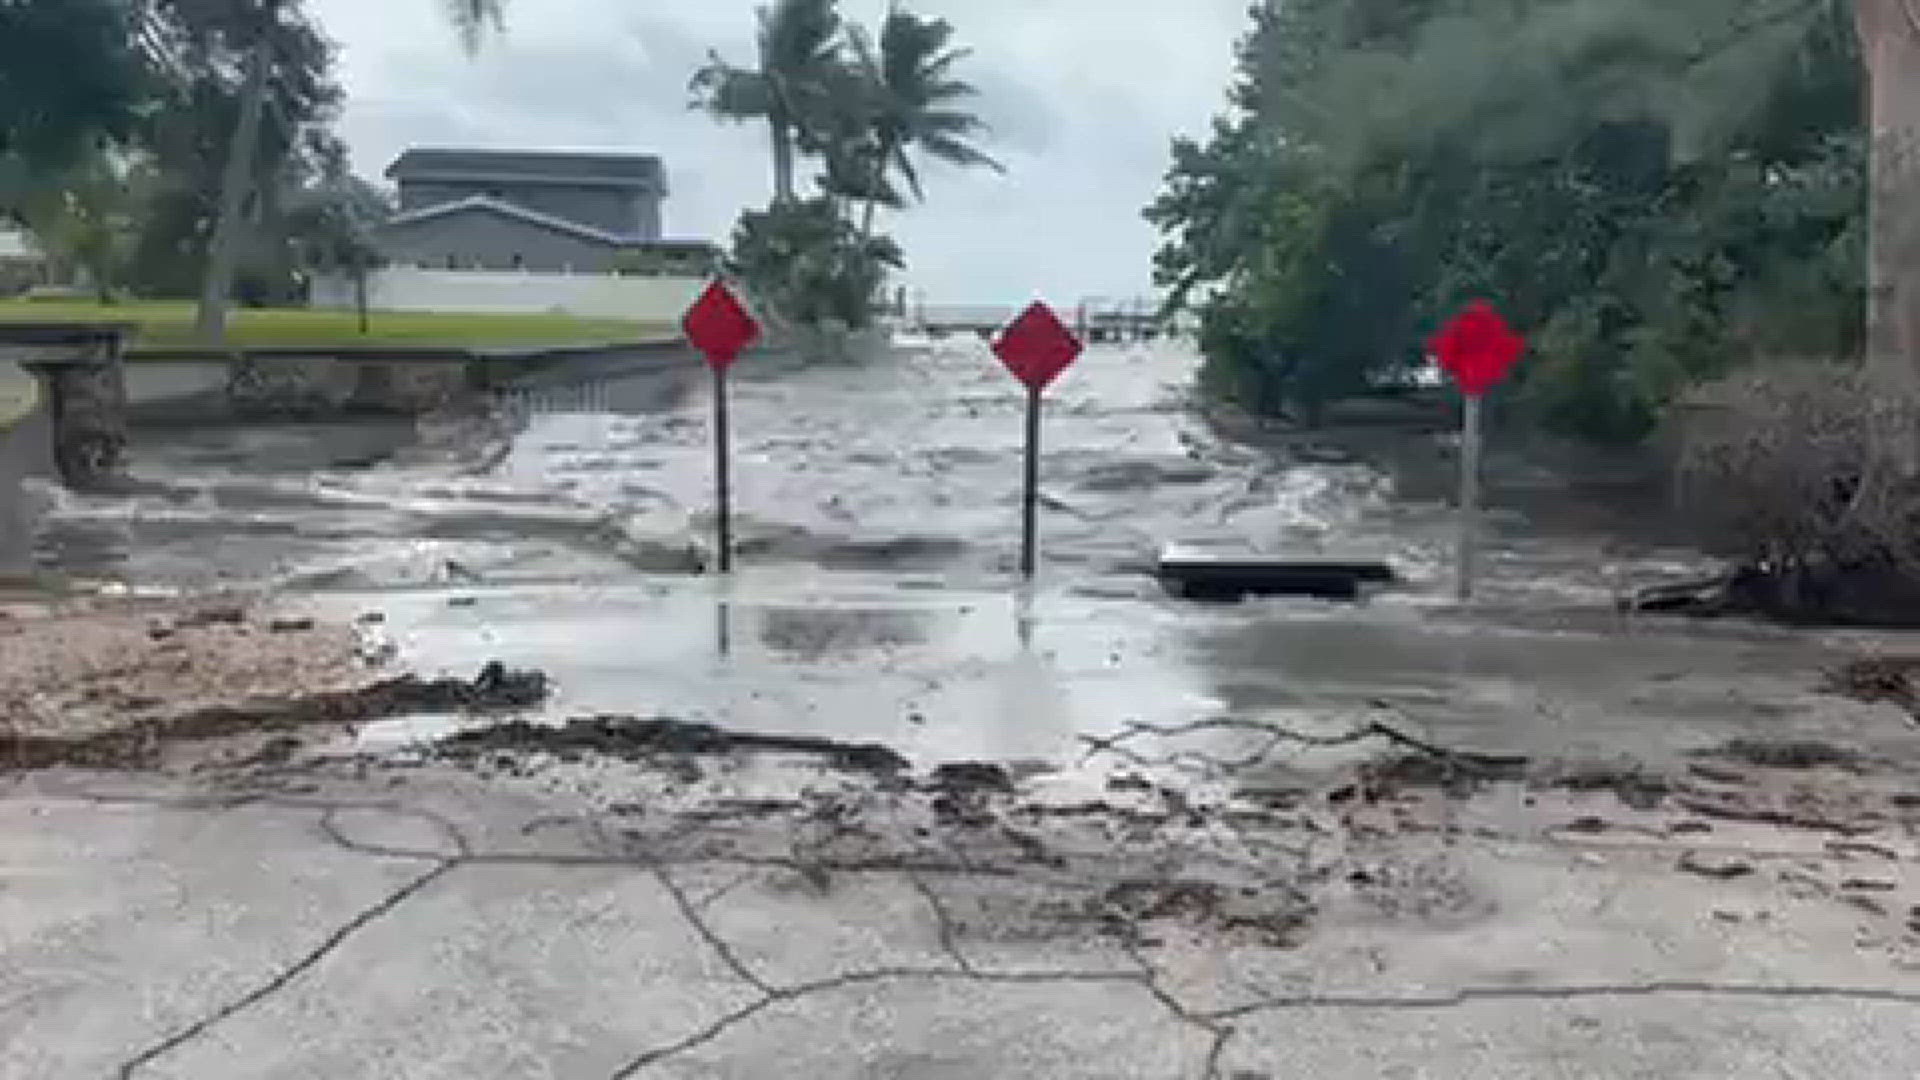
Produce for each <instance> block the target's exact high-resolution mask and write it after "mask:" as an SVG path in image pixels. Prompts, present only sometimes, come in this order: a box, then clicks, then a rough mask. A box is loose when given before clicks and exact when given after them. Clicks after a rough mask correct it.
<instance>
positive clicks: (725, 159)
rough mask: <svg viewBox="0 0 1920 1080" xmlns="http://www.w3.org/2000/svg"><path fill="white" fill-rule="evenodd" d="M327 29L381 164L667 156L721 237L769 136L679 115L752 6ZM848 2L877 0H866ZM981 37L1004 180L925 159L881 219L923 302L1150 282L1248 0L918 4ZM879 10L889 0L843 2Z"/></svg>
mask: <svg viewBox="0 0 1920 1080" xmlns="http://www.w3.org/2000/svg"><path fill="white" fill-rule="evenodd" d="M308 3H309V5H310V7H311V9H312V11H313V14H314V15H315V16H316V17H317V18H318V19H319V20H320V22H321V23H322V25H324V26H325V27H326V28H327V30H328V32H329V33H330V34H331V35H332V36H333V37H334V38H335V39H336V40H337V41H338V42H340V44H341V47H342V48H341V78H342V81H343V82H344V83H345V85H346V87H347V91H348V100H347V105H346V110H345V114H344V116H343V118H342V122H341V133H342V134H343V135H344V136H345V137H346V139H347V141H348V143H349V144H350V145H351V146H352V148H353V151H354V157H355V162H356V164H357V166H358V167H359V168H360V169H361V170H362V171H363V172H365V173H367V174H369V175H377V174H378V172H379V170H381V169H382V168H384V167H385V165H386V164H387V162H389V161H390V160H392V158H393V157H394V155H396V154H397V153H398V152H399V151H400V150H402V149H404V148H405V147H407V146H409V145H416V144H420V145H472V146H496V147H513V146H521V147H540V148H583V149H584V148H601V149H627V150H642V151H648V152H653V153H658V154H661V155H662V156H663V157H665V158H666V161H667V165H668V170H669V175H670V178H671V181H672V184H673V196H672V198H671V199H670V201H669V203H668V207H667V216H668V224H669V229H670V231H672V232H673V233H674V234H676V235H680V236H706V237H713V238H720V237H723V236H724V235H725V234H726V232H727V230H728V228H729V227H730V225H731V223H732V221H733V219H734V217H735V216H737V214H738V213H739V210H740V208H741V207H742V206H746V205H753V204H759V203H763V202H764V201H765V200H766V197H767V189H768V186H769V178H768V166H767V161H766V138H765V134H764V132H763V131H761V130H760V129H759V128H757V127H751V126H740V125H722V124H716V123H714V122H713V121H712V120H711V119H710V118H708V117H705V116H703V115H700V114H698V113H693V112H690V111H689V110H688V109H687V107H686V106H687V91H686V84H687V79H688V77H689V76H690V75H691V74H692V72H693V70H694V69H695V68H696V67H698V66H699V64H700V63H702V62H703V61H704V60H705V58H706V55H707V51H708V49H710V48H711V49H717V50H718V51H719V52H720V53H721V54H722V55H724V56H727V57H729V58H730V59H736V60H739V61H741V62H745V61H747V60H749V59H750V58H751V56H752V50H753V7H754V5H753V3H751V2H747V0H512V6H511V7H510V9H509V26H508V28H507V32H506V34H505V35H504V36H503V37H501V38H498V39H495V40H492V41H490V42H488V43H487V45H486V46H485V47H484V48H483V49H482V51H481V53H480V54H479V55H478V56H476V57H471V58H469V57H467V56H465V55H463V54H462V53H461V51H460V49H459V48H458V45H457V43H456V41H455V39H454V36H453V34H452V32H451V31H450V30H448V29H447V28H446V27H445V25H444V24H443V23H442V22H441V19H440V12H441V7H440V5H439V4H438V3H437V2H436V0H308ZM863 6H871V7H873V8H874V10H873V11H872V12H863V11H862V10H861V9H862V7H863ZM917 7H918V8H919V9H920V10H922V11H923V12H924V13H926V14H929V15H939V16H943V17H946V18H949V19H951V20H952V21H953V22H954V23H955V25H956V26H958V27H959V31H960V36H961V38H962V39H963V40H964V41H965V42H966V43H967V44H969V45H971V46H972V47H973V49H974V51H975V55H974V57H973V58H972V60H971V61H970V63H969V65H968V67H967V68H966V70H965V74H966V76H967V77H968V78H969V79H970V80H971V81H972V82H974V83H975V84H976V85H977V86H978V87H979V88H980V90H981V92H982V94H981V97H980V98H979V99H978V101H977V109H978V111H979V112H980V113H981V115H982V116H983V118H985V119H986V120H987V121H988V122H989V123H990V124H991V125H992V127H993V136H992V138H991V142H990V149H991V150H992V151H993V152H994V154H995V156H997V157H999V158H1000V159H1001V160H1002V161H1004V162H1005V163H1006V164H1007V166H1008V174H1007V175H1006V176H1004V177H1002V176H995V175H993V174H990V173H980V172H971V173H961V172H957V171H955V170H952V169H947V168H944V167H941V166H938V165H930V166H928V168H927V169H926V170H925V179H926V186H927V194H928V202H927V203H926V205H924V206H921V207H916V208H914V209H912V210H911V211H909V212H907V213H905V214H902V215H898V216H896V217H895V218H893V219H892V220H891V221H890V222H889V223H888V227H889V228H891V229H892V231H894V232H895V233H896V235H898V236H899V238H900V240H901V242H902V243H903V244H904V245H905V246H906V249H907V254H908V257H909V259H910V260H911V263H912V265H911V267H910V268H909V272H908V279H909V284H910V285H912V286H914V287H916V288H919V289H923V290H925V291H926V292H927V294H928V295H929V296H931V297H933V298H935V299H944V300H952V301H961V302H997V301H1014V300H1020V299H1024V298H1026V297H1027V296H1029V295H1032V294H1034V293H1042V294H1045V295H1047V296H1050V297H1053V298H1055V299H1058V300H1059V301H1061V302H1062V303H1071V302H1073V301H1074V300H1076V299H1078V298H1080V297H1082V296H1088V295H1134V294H1142V293H1145V292H1147V291H1148V288H1149V278H1150V263H1149V259H1150V256H1151V253H1152V248H1153V239H1154V238H1153V235H1152V232H1151V230H1150V229H1149V228H1148V227H1147V225H1146V224H1145V223H1144V222H1143V221H1142V220H1141V219H1140V208H1141V207H1142V206H1144V205H1145V204H1146V202H1147V201H1148V200H1149V199H1151V198H1152V197H1153V193H1154V191H1155V190H1156V189H1157V187H1158V184H1159V178H1160V174H1161V172H1162V171H1163V170H1164V168H1165V165H1166V145H1167V140H1168V139H1169V138H1170V137H1171V136H1172V135H1174V134H1176V133H1180V132H1198V131H1201V130H1202V129H1203V128H1204V125H1205V123H1206V122H1207V119H1208V117H1209V116H1211V115H1212V113H1213V112H1215V111H1217V109H1218V107H1219V105H1220V103H1221V101H1222V100H1223V98H1222V94H1223V90H1224V87H1225V85H1226V81H1227V78H1228V75H1229V65H1230V60H1231V43H1232V40H1233V38H1234V36H1235V35H1236V34H1237V33H1239V31H1240V29H1241V26H1242V23H1243V20H1244V12H1245V0H1120V2H1119V3H1114V2H1113V0H1104V2H1101V0H922V3H920V4H919V5H917ZM843 10H844V11H845V12H846V14H847V15H848V16H849V17H853V18H864V19H868V20H874V19H877V18H878V16H879V14H880V13H881V11H882V10H884V0H872V3H871V4H865V3H864V0H849V2H847V3H845V4H844V5H843Z"/></svg>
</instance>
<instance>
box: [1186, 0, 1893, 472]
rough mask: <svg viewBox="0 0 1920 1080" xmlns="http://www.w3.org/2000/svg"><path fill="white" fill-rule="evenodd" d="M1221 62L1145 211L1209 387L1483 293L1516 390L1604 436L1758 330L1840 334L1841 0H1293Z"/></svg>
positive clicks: (1843, 323) (1778, 337) (1331, 379)
mask: <svg viewBox="0 0 1920 1080" xmlns="http://www.w3.org/2000/svg"><path fill="white" fill-rule="evenodd" d="M1239 72H1240V73H1239V78H1238V80H1237V83H1236V87H1235V90H1234V94H1233V102H1234V106H1235V108H1234V110H1233V112H1232V113H1230V114H1229V115H1228V116H1227V117H1224V118H1222V120H1221V121H1220V122H1219V123H1218V124H1217V125H1216V128H1215V131H1214V133H1213V136H1212V138H1211V139H1210V140H1208V141H1207V142H1206V143H1204V144H1201V143H1195V142H1185V143H1180V144H1177V145H1176V147H1175V157H1174V165H1173V169H1172V170H1171V172H1170V174H1169V178H1168V184H1167V188H1166V191H1165V192H1164V193H1163V195H1162V197H1161V198H1160V199H1159V200H1158V201H1156V203H1155V204H1154V205H1153V206H1152V207H1151V208H1150V209H1149V211H1148V214H1149V217H1150V219H1151V220H1153V221H1154V222H1155V223H1156V224H1158V225H1159V226H1160V227H1161V228H1162V230H1163V232H1164V233H1165V235H1166V243H1165V244H1164V245H1163V248H1162V251H1161V252H1160V255H1159V260H1158V271H1159V274H1160V277H1161V280H1162V282H1163V283H1164V284H1166V285H1167V286H1168V287H1169V289H1170V290H1171V296H1172V298H1173V301H1174V302H1175V303H1176V304H1191V305H1193V306H1196V307H1198V308H1199V310H1200V312H1201V314H1202V321H1203V327H1207V328H1209V329H1210V333H1209V335H1208V337H1209V340H1210V342H1211V344H1210V348H1209V367H1210V369H1211V370H1212V371H1213V372H1214V374H1213V381H1214V383H1215V385H1216V386H1221V387H1224V388H1226V389H1228V390H1229V391H1230V392H1238V393H1240V394H1241V396H1242V397H1246V398H1249V400H1250V403H1251V404H1254V405H1255V406H1257V407H1263V408H1276V407H1280V406H1281V405H1283V404H1295V405H1306V406H1309V407H1310V406H1312V405H1313V404H1315V403H1316V401H1317V400H1323V399H1324V396H1325V395H1326V394H1329V393H1340V392H1347V391H1350V390H1351V389H1352V388H1354V387H1356V386H1359V385H1364V384H1365V383H1366V382H1367V381H1368V380H1369V379H1370V378H1371V377H1372V376H1373V375H1374V374H1375V373H1377V372H1378V371H1379V370H1380V369H1384V368H1387V367H1390V366H1392V365H1395V364H1399V363H1404V362H1407V361H1409V360H1412V359H1415V358H1417V351H1416V350H1417V348H1418V342H1419V341H1420V340H1422V339H1423V338H1424V337H1425V335H1426V332H1427V331H1429V330H1431V329H1432V327H1433V326H1434V325H1436V324H1437V322H1438V321H1439V320H1440V319H1441V318H1443V317H1444V315H1445V314H1446V313H1447V312H1449V311H1451V310H1453V309H1454V308H1456V307H1457V306H1458V305H1459V304H1460V303H1461V302H1462V301H1464V300H1465V299H1467V298H1470V297H1472V296H1476V295H1485V296H1491V297H1493V298H1496V299H1497V300H1499V301H1500V302H1501V304H1502V306H1503V307H1504V308H1506V309H1507V310H1508V312H1509V314H1510V315H1511V316H1512V317H1514V318H1515V319H1516V321H1518V322H1519V323H1520V324H1521V325H1522V326H1523V328H1524V329H1526V330H1527V331H1529V332H1530V335H1531V336H1532V338H1533V339H1534V344H1535V357H1534V359H1533V360H1532V361H1530V362H1529V363H1528V364H1527V365H1525V366H1524V367H1523V369H1522V386H1521V387H1520V391H1519V393H1518V395H1517V399H1518V402H1519V403H1520V404H1521V405H1522V406H1523V407H1525V408H1526V409H1527V410H1528V411H1529V412H1530V413H1531V414H1532V415H1534V416H1535V417H1537V418H1539V419H1541V420H1543V421H1545V422H1547V423H1550V424H1552V425H1553V426H1556V427H1559V428H1561V429H1564V430H1571V431H1576V432H1579V433H1581V434H1586V435H1592V436H1601V437H1623V436H1632V435H1635V434H1637V433H1639V432H1641V431H1644V430H1645V429H1646V427H1647V426H1648V425H1649V424H1650V423H1651V422H1652V421H1653V419H1654V418H1655V417H1656V416H1657V414H1658V411H1659V409H1660V408H1661V407H1662V405H1663V404H1664V403H1665V401H1666V400H1667V399H1668V398H1669V397H1671V396H1672V394H1673V393H1675V392H1676V391H1677V390H1678V389H1679V388H1680V387H1682V386H1684V385H1686V384H1687V383H1689V382H1691V381H1694V380H1698V379H1701V378H1707V377H1711V376H1713V375H1715V374H1717V373H1718V372H1719V371H1721V370H1723V369H1724V368H1725V367H1726V366H1727V365H1728V364H1730V363H1732V362H1734V361H1736V360H1738V359H1740V358H1742V357H1743V356H1745V355H1747V354H1749V353H1751V352H1753V351H1755V350H1756V349H1758V348H1762V347H1764V346H1768V345H1769V344H1771V343H1783V342H1786V341H1788V340H1791V341H1792V344H1793V347H1795V348H1802V349H1814V350H1820V351H1825V352H1828V353H1833V352H1838V351H1841V350H1844V349H1846V348H1848V347H1849V346H1857V344H1858V340H1859V330H1858V325H1857V318H1849V317H1848V314H1847V313H1848V312H1849V311H1857V303H1858V299H1859V288H1860V285H1859V273H1858V265H1859V264H1858V261H1857V252H1858V251H1859V243H1860V238H1861V230H1860V196H1861V192H1862V176H1863V159H1862V144H1861V140H1860V139H1859V138H1858V130H1859V116H1858V106H1859V98H1860V94H1859V88H1860V83H1859V64H1858V61H1857V54H1856V43H1855V39H1854V37H1853V35H1852V34H1851V33H1849V32H1848V27H1847V25H1846V12H1844V11H1843V10H1839V9H1836V8H1834V7H1833V6H1832V5H1829V4H1825V3H1824V2H1821V3H1814V2H1811V0H1785V2H1782V3H1770V4H1759V5H1755V4H1750V3H1747V2H1744V0H1696V2H1694V3H1690V4H1684V5H1675V4H1669V3H1661V2H1659V0H1606V2H1601V0H1467V2H1462V3H1449V4H1444V5H1443V4H1439V3H1433V2H1419V0H1369V2H1367V3H1359V4H1342V3H1334V2H1332V0H1293V2H1290V3H1287V4H1284V5H1267V6H1265V7H1262V8H1260V9H1258V10H1257V11H1256V13H1255V25H1254V29H1253V31H1252V32H1251V33H1250V34H1249V35H1248V36H1247V38H1246V39H1245V40H1244V41H1243V42H1242V46H1241V50H1240V64H1239ZM1783 310H1784V311H1791V312H1792V313H1793V316H1794V321H1793V324H1792V326H1791V327H1783V325H1782V322H1783V320H1782V319H1781V318H1780V317H1779V316H1780V313H1781V312H1782V311H1783ZM1788 328H1791V329H1793V330H1794V331H1795V333H1794V334H1793V335H1791V337H1790V338H1789V336H1788V335H1785V334H1784V333H1783V330H1784V329H1788ZM1229 331H1231V332H1229ZM1383 331H1384V333H1383ZM1775 347H1778V346H1777V345H1775ZM1250 388H1252V389H1251V390H1250Z"/></svg>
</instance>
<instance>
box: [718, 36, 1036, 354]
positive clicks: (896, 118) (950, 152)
mask: <svg viewBox="0 0 1920 1080" xmlns="http://www.w3.org/2000/svg"><path fill="white" fill-rule="evenodd" d="M759 20H760V33H759V53H760V57H759V63H760V66H759V67H758V68H756V69H744V68H738V67H734V66H732V65H730V64H728V63H727V62H726V61H725V60H723V59H721V58H720V57H719V56H718V55H717V54H716V55H713V56H712V57H711V59H710V61H709V62H708V63H707V64H706V65H705V66H703V67H702V68H701V69H700V70H699V71H698V72H696V73H695V74H694V76H693V79H692V82H691V84H690V85H691V89H692V92H693V97H694V104H695V107H697V108H703V109H705V110H707V111H708V112H709V113H711V114H712V115H713V116H715V117H716V118H718V119H721V120H729V121H741V120H762V121H765V122H766V124H767V129H768V133H769V137H770V140H771V147H772V153H773V173H774V198H773V204H772V206H771V207H770V208H769V209H768V210H767V211H766V212H764V213H760V212H749V213H747V214H745V215H743V216H742V218H741V220H740V223H739V226H738V227H737V228H736V230H735V232H734V247H733V252H732V259H731V263H732V265H733V266H734V268H735V269H736V271H737V272H740V273H742V274H744V275H745V276H747V277H748V279H749V281H750V282H752V283H753V284H755V286H756V292H757V293H758V294H759V298H760V299H761V301H762V302H763V303H765V304H767V305H769V306H770V307H771V308H772V309H773V310H774V312H775V313H776V314H777V315H778V316H779V317H781V318H783V319H786V320H788V321H791V322H793V323H796V324H801V325H816V324H818V323H819V322H820V321H822V320H833V321H838V322H842V323H845V324H847V325H849V326H853V327H864V326H866V325H868V324H869V323H870V322H871V321H872V317H873V310H872V309H873V305H874V301H875V297H876V296H877V294H878V292H879V289H880V286H881V285H882V284H883V283H884V281H885V278H886V273H887V269H888V267H894V268H898V267H900V266H901V256H900V252H899V249H898V247H897V246H896V245H894V244H893V242H892V241H891V240H888V239H886V238H884V237H879V236H876V235H875V234H874V232H873V219H874V213H875V208H876V207H878V206H879V205H882V204H884V205H887V206H902V205H905V203H906V201H907V200H906V197H905V194H904V193H903V189H902V186H901V184H899V183H896V182H895V180H896V177H897V178H898V180H899V181H902V182H904V191H905V192H910V193H911V194H912V196H913V197H914V198H916V199H919V198H923V197H924V194H925V193H924V191H923V190H922V188H921V183H920V176H919V171H918V166H917V165H916V163H915V158H916V157H919V156H926V157H931V158H935V159H938V160H944V161H947V162H950V163H953V164H956V165H961V166H984V167H989V168H993V169H996V170H997V169H999V168H1000V166H999V164H998V163H997V162H995V161H993V159H992V158H990V157H988V156H987V155H986V153H985V152H983V151H981V150H980V149H979V148H977V147H976V146H975V145H974V144H973V142H972V141H971V140H972V139H973V138H974V137H976V136H977V135H978V134H979V133H980V132H981V131H982V130H983V125H982V124H981V123H980V121H979V119H978V118H976V117H975V116H973V115H972V114H970V113H968V112H966V111H964V110H963V109H962V108H960V104H961V102H962V101H963V100H964V99H966V98H969V97H971V96H973V94H974V89H973V87H971V86H969V85H968V84H967V83H965V82H963V81H961V80H960V79H959V78H957V77H956V75H955V74H954V68H955V67H956V65H958V64H959V63H960V62H961V61H962V60H964V59H965V58H966V57H967V55H968V51H967V50H965V49H962V48H958V47H955V46H954V44H953V36H954V30H953V27H952V26H951V25H950V24H949V23H947V22H946V21H945V20H928V19H922V18H919V17H918V16H915V15H912V14H910V13H908V12H905V11H902V10H899V9H897V8H896V9H892V10H890V11H889V13H888V17H887V20H886V22H885V24H884V25H883V26H882V29H881V34H880V41H879V45H878V47H877V48H876V47H875V46H874V44H873V43H872V41H871V40H870V39H869V37H868V35H867V34H866V32H865V31H864V30H863V29H862V28H860V27H857V26H849V25H846V24H845V23H843V22H842V20H841V18H840V16H839V13H838V10H837V8H836V4H835V0H777V2H776V3H774V4H773V5H772V6H771V7H766V8H762V9H760V12H759ZM814 159H817V160H818V161H819V162H820V164H821V169H822V171H821V174H820V175H819V176H818V178H817V180H818V185H819V188H820V190H821V192H822V195H821V196H820V197H817V198H810V199H805V200H802V199H800V198H799V196H798V194H797V192H796V187H797V177H796V171H797V170H798V168H799V165H800V163H801V161H803V160H814ZM858 207H864V211H863V212H862V213H861V215H860V217H861V223H860V225H859V226H858V227H857V228H856V227H854V226H852V225H851V224H850V222H851V221H852V219H853V217H854V215H855V209H856V208H858Z"/></svg>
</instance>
